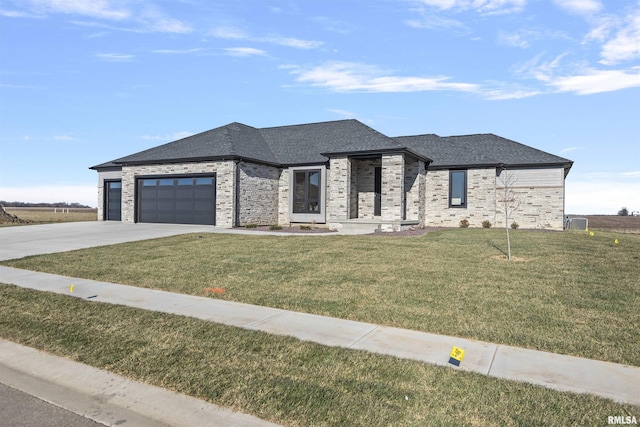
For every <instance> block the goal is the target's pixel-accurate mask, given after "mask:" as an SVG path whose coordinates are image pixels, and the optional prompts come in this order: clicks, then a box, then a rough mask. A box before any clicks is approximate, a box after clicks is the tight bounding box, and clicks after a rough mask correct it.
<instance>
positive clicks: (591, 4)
mask: <svg viewBox="0 0 640 427" xmlns="http://www.w3.org/2000/svg"><path fill="white" fill-rule="evenodd" d="M553 2H554V3H555V4H556V5H558V6H559V7H561V8H563V9H565V10H567V11H569V12H572V13H577V14H581V15H588V14H594V13H598V12H600V11H601V10H602V4H601V3H600V2H599V1H598V0H553Z"/></svg>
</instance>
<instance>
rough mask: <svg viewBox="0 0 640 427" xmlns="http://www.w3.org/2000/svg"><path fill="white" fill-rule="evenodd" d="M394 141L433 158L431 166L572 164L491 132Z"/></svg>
mask: <svg viewBox="0 0 640 427" xmlns="http://www.w3.org/2000/svg"><path fill="white" fill-rule="evenodd" d="M395 140H396V141H398V142H399V143H400V144H401V145H404V146H406V147H408V148H412V149H413V150H414V151H416V152H418V153H421V154H423V155H425V156H428V157H430V158H431V159H433V163H431V164H430V165H429V167H430V168H440V167H441V168H448V167H469V166H483V165H484V166H500V165H504V166H525V165H526V166H535V165H537V166H543V165H558V166H560V165H562V166H565V167H570V166H571V164H572V163H573V162H572V161H571V160H568V159H565V158H563V157H559V156H555V155H553V154H549V153H547V152H544V151H541V150H538V149H535V148H533V147H529V146H527V145H524V144H520V143H519V142H516V141H512V140H510V139H507V138H503V137H501V136H497V135H494V134H491V133H486V134H476V135H462V136H447V137H441V136H438V135H433V134H429V135H417V136H401V137H396V138H395Z"/></svg>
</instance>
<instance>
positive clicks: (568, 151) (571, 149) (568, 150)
mask: <svg viewBox="0 0 640 427" xmlns="http://www.w3.org/2000/svg"><path fill="white" fill-rule="evenodd" d="M578 149H579V147H567V148H563V149H562V150H560V154H564V153H570V152H572V151H576V150H578Z"/></svg>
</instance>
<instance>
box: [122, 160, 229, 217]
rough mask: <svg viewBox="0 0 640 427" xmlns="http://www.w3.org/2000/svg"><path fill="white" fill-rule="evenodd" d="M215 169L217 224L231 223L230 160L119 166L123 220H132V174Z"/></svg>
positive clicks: (213, 171)
mask: <svg viewBox="0 0 640 427" xmlns="http://www.w3.org/2000/svg"><path fill="white" fill-rule="evenodd" d="M196 173H216V226H217V227H233V225H234V220H235V218H234V211H235V205H236V194H235V180H236V164H235V162H234V161H233V160H227V161H218V162H202V163H174V164H164V165H144V166H123V167H122V221H123V222H133V221H134V218H135V216H134V212H135V211H134V209H135V178H136V177H138V176H149V175H155V176H157V175H188V174H196Z"/></svg>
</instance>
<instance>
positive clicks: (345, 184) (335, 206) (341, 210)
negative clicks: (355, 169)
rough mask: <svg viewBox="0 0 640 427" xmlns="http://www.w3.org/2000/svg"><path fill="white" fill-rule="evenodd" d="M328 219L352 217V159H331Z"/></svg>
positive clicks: (338, 219)
mask: <svg viewBox="0 0 640 427" xmlns="http://www.w3.org/2000/svg"><path fill="white" fill-rule="evenodd" d="M329 169H330V172H329V185H328V187H329V188H328V196H329V197H328V199H327V200H328V203H327V214H328V221H341V220H345V219H349V218H351V159H349V158H348V157H346V156H345V157H337V158H334V157H332V158H331V159H329Z"/></svg>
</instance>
